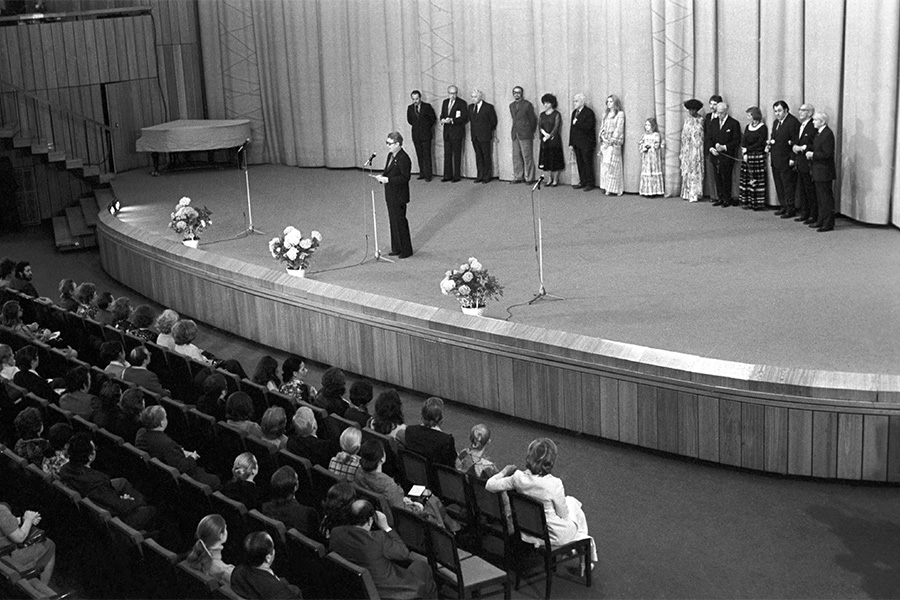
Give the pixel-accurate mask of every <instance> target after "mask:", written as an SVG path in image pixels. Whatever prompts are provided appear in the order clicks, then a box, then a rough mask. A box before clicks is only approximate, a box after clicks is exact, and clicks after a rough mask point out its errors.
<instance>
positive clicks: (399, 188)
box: [375, 131, 413, 258]
mask: <svg viewBox="0 0 900 600" xmlns="http://www.w3.org/2000/svg"><path fill="white" fill-rule="evenodd" d="M385 144H386V145H387V147H388V157H387V164H385V166H384V171H382V172H381V175H376V176H375V179H377V180H378V182H379V183H381V184H383V185H384V200H385V202H387V209H388V220H390V222H391V251H390V255H391V256H397V255H399V256H400V258H409V257H410V256H412V253H413V248H412V241H411V240H410V238H409V222H408V221H407V220H406V205H407V204H409V177H410V174H411V173H412V161H411V160H410V159H409V155H408V154H407V153H406V151H405V150H404V149H403V136H402V135H400V133H398V132H396V131H392V132H391V133H389V134H387V141H385Z"/></svg>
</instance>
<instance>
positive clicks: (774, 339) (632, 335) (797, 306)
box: [113, 165, 900, 374]
mask: <svg viewBox="0 0 900 600" xmlns="http://www.w3.org/2000/svg"><path fill="white" fill-rule="evenodd" d="M249 178H250V191H251V198H252V210H253V225H254V226H255V228H256V229H258V230H261V231H264V232H266V234H267V235H251V236H248V237H245V238H243V239H233V238H234V236H236V235H237V234H239V233H241V232H242V231H243V230H244V229H245V228H246V226H247V221H246V213H247V195H246V185H245V178H244V172H243V171H239V170H220V171H193V172H184V173H173V174H167V175H163V176H160V177H151V176H150V174H149V171H147V170H134V171H130V172H127V173H121V174H118V175H117V176H116V180H115V181H114V183H113V187H114V189H115V192H116V194H117V196H118V197H119V199H120V200H121V202H122V205H123V209H122V211H121V212H120V213H119V218H121V219H122V220H123V221H125V222H127V223H130V224H133V225H135V226H138V227H141V228H143V229H145V230H149V231H152V232H155V233H158V234H159V235H160V236H163V237H167V238H170V239H177V236H176V234H175V233H174V232H173V231H171V230H169V229H167V226H168V222H169V215H170V213H171V212H172V210H173V208H174V206H175V204H176V203H177V202H178V200H179V199H180V198H181V197H182V196H189V197H190V198H191V199H192V201H193V203H194V204H195V205H196V204H199V205H206V206H208V207H209V208H210V210H212V212H213V216H212V220H213V226H212V227H211V228H210V229H209V230H208V231H207V232H205V234H204V235H203V239H202V241H201V244H200V249H201V250H206V251H209V252H216V253H220V254H222V255H225V256H230V257H234V258H239V259H241V260H244V261H247V262H250V263H254V264H258V265H263V266H268V267H271V268H273V269H281V266H280V265H279V263H277V262H276V261H275V260H274V259H272V258H271V256H270V255H269V251H268V242H269V240H270V239H271V238H272V237H273V236H274V235H275V234H277V233H280V232H281V230H282V229H284V227H286V226H287V225H294V226H295V227H298V228H299V229H300V230H301V231H302V232H303V233H304V234H308V233H309V231H310V230H311V229H317V230H319V231H320V232H321V233H322V235H323V238H324V239H323V242H322V246H321V248H320V250H319V251H318V252H317V254H316V255H315V256H314V258H313V262H312V265H311V268H310V272H309V273H308V277H311V278H313V279H316V280H318V281H323V282H327V283H331V284H335V285H340V286H344V287H347V288H352V289H357V290H364V291H367V292H372V293H376V294H380V295H385V296H389V297H395V298H402V299H404V300H411V301H413V302H418V303H421V304H426V305H430V306H436V307H442V308H447V309H449V310H459V309H458V308H457V304H456V302H455V300H454V299H453V298H452V297H447V296H443V295H442V294H441V293H440V289H439V285H438V284H439V282H440V280H441V279H442V278H443V275H444V272H445V271H446V270H447V269H450V268H453V267H454V266H455V265H459V264H460V263H462V262H463V261H465V260H466V259H467V258H469V257H470V256H475V257H477V258H478V259H479V260H480V261H481V262H482V263H483V264H484V265H485V266H486V267H488V268H489V269H490V271H491V272H492V273H494V274H495V275H497V276H498V278H499V279H500V281H501V283H502V284H503V285H504V287H505V294H504V296H503V298H502V299H501V301H500V302H495V303H492V304H490V305H489V306H488V310H487V316H489V317H493V318H498V319H508V320H510V321H511V322H516V323H522V324H526V325H532V326H536V327H543V328H547V329H553V330H561V331H566V332H571V333H578V334H583V335H588V336H594V337H600V338H604V339H608V340H615V341H619V342H627V343H631V344H637V345H641V346H648V347H652V348H660V349H664V350H670V351H675V352H683V353H686V354H694V355H699V356H704V357H714V358H718V359H723V360H730V361H737V362H744V363H752V364H760V365H772V366H778V367H790V368H807V369H820V370H829V371H850V372H862V373H887V374H900V231H898V230H897V229H896V228H893V227H870V226H864V225H860V224H857V223H854V222H851V221H848V220H845V219H839V220H838V222H837V228H836V230H835V231H834V232H831V233H828V234H827V235H822V234H821V233H816V232H815V231H814V230H813V229H809V228H808V227H806V226H804V225H802V224H800V223H795V222H794V221H793V220H789V219H779V218H776V217H774V216H773V214H772V213H771V212H768V211H767V212H762V213H755V212H752V211H745V210H741V209H740V208H734V207H733V208H728V209H725V210H723V209H721V208H718V207H713V206H711V205H710V204H708V203H696V204H690V203H688V202H685V201H682V200H681V199H679V198H643V197H640V196H633V195H625V196H622V197H606V196H604V195H603V194H602V193H600V192H599V191H595V192H591V193H583V192H581V191H576V190H573V189H572V188H571V187H569V186H564V187H558V188H550V189H548V188H544V189H543V190H541V191H539V192H536V195H537V196H538V197H539V198H540V200H541V201H542V204H543V215H542V216H543V233H544V283H545V286H546V289H547V291H548V292H549V293H551V294H555V295H558V296H562V297H564V300H558V301H548V300H542V301H540V302H538V303H536V304H534V305H528V304H527V302H528V301H529V300H531V299H532V297H533V295H534V294H535V293H536V292H537V291H538V289H539V285H540V283H539V279H538V269H537V260H536V254H535V242H534V236H533V224H532V201H531V194H530V188H529V187H527V186H524V185H509V184H508V183H507V182H500V181H494V182H492V183H490V184H487V185H483V184H473V183H472V181H471V180H463V181H462V182H459V183H441V182H440V181H439V180H438V179H435V180H433V181H431V182H429V183H425V182H423V181H418V180H415V179H414V180H413V182H412V183H411V196H412V201H411V203H410V205H409V209H408V217H409V221H410V228H411V231H412V241H413V246H414V248H415V255H414V256H413V257H411V258H409V259H406V260H401V261H397V262H396V263H394V264H390V263H384V262H374V261H372V251H373V236H372V224H371V221H372V204H371V193H372V190H373V189H374V191H375V206H376V212H377V218H378V235H379V242H380V245H381V250H382V252H384V253H385V254H386V253H387V252H389V251H390V234H389V230H388V224H387V210H386V208H385V204H384V195H383V191H382V190H381V189H380V186H378V184H375V186H374V188H373V185H372V184H373V183H374V180H371V179H370V178H369V177H367V176H366V174H365V173H363V172H360V171H356V170H329V169H298V168H292V167H281V166H274V165H259V166H252V167H251V169H250V171H249Z"/></svg>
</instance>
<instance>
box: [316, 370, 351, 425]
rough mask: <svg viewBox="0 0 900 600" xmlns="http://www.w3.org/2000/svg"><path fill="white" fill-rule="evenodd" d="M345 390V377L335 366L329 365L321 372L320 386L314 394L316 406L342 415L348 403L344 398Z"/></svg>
mask: <svg viewBox="0 0 900 600" xmlns="http://www.w3.org/2000/svg"><path fill="white" fill-rule="evenodd" d="M346 391H347V378H346V377H345V376H344V372H343V371H341V370H340V369H338V368H337V367H331V368H330V369H327V370H326V371H325V372H324V373H322V387H321V388H320V389H319V393H318V394H316V401H315V404H316V406H318V407H320V408H324V409H325V410H326V411H328V412H329V413H334V414H336V415H338V416H339V417H343V416H344V413H345V412H346V411H347V407H348V406H350V403H349V402H347V400H346V399H345V398H344V393H345V392H346Z"/></svg>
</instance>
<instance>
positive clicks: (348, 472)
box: [328, 427, 362, 482]
mask: <svg viewBox="0 0 900 600" xmlns="http://www.w3.org/2000/svg"><path fill="white" fill-rule="evenodd" d="M361 444H362V431H360V430H359V429H357V428H356V427H348V428H346V429H345V430H344V431H343V432H342V433H341V451H340V452H338V453H337V454H335V455H334V457H333V458H332V459H331V461H329V463H328V470H329V471H331V472H332V473H334V474H336V475H339V476H341V477H345V478H346V479H347V481H350V482H353V480H354V479H356V470H357V469H358V468H359V454H358V453H359V447H360V445H361Z"/></svg>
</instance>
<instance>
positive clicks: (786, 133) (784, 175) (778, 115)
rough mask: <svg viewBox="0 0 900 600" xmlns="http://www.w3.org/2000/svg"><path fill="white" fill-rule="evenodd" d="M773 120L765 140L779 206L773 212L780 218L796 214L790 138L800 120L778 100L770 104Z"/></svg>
mask: <svg viewBox="0 0 900 600" xmlns="http://www.w3.org/2000/svg"><path fill="white" fill-rule="evenodd" d="M772 108H773V109H774V110H775V122H774V123H772V137H771V138H769V140H768V141H767V142H766V152H768V153H769V159H770V160H771V161H772V178H773V179H774V180H775V192H776V194H777V195H778V203H779V204H780V205H781V208H780V209H779V210H777V211H776V212H775V215H776V216H780V217H781V218H782V219H790V218H793V217H795V216H796V215H797V207H796V206H794V195H795V194H796V192H797V174H796V173H795V172H794V169H792V168H791V164H790V161H791V140H794V139H796V137H797V132H798V131H799V129H800V121H798V120H797V117H795V116H794V115H792V114H791V109H790V107H789V106H788V104H787V102H785V101H784V100H779V101H778V102H776V103H775V104H773V105H772Z"/></svg>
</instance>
